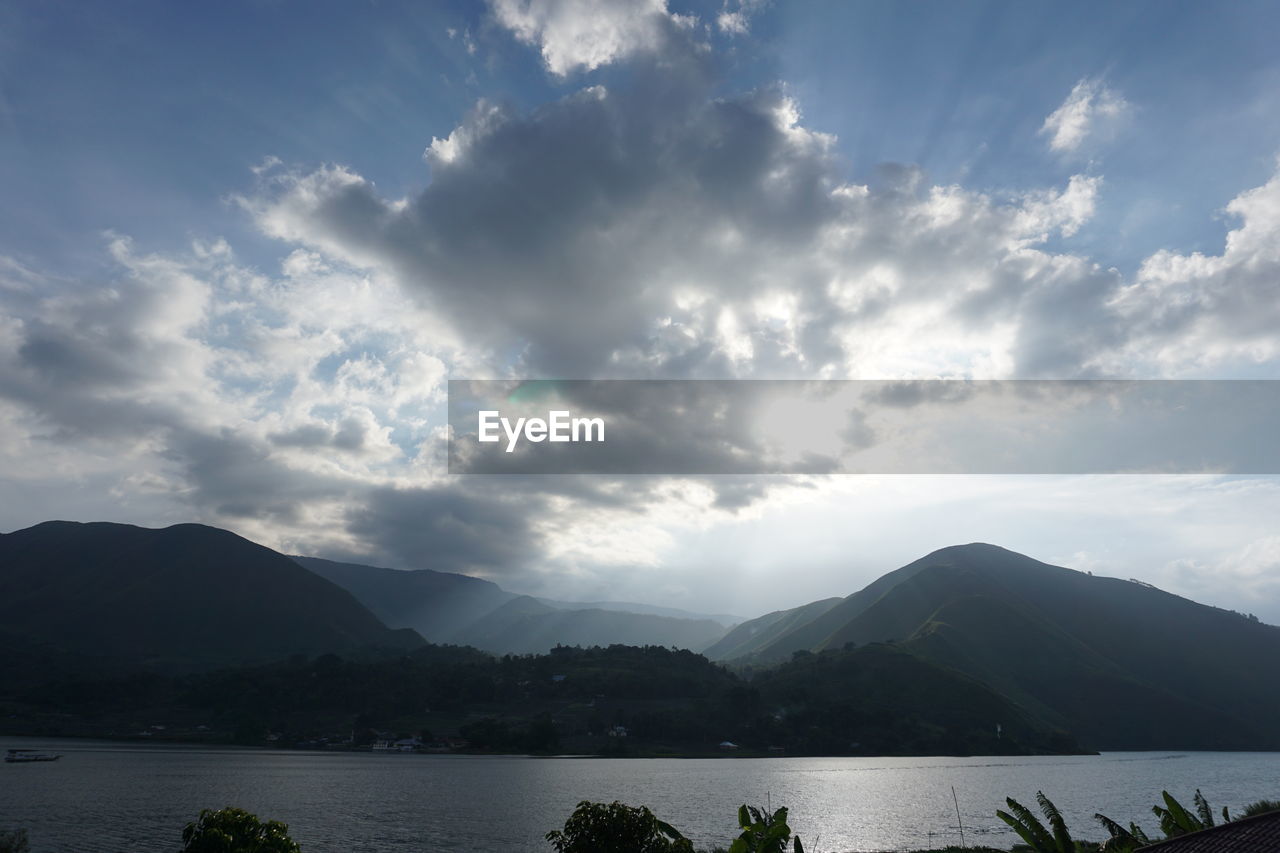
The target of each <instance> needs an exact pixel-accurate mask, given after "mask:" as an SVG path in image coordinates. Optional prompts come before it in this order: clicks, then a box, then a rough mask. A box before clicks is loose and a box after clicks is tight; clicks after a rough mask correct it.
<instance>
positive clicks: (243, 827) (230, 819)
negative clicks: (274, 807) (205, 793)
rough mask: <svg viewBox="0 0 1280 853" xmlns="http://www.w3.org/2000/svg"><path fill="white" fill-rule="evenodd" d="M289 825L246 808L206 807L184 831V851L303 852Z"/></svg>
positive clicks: (239, 852)
mask: <svg viewBox="0 0 1280 853" xmlns="http://www.w3.org/2000/svg"><path fill="white" fill-rule="evenodd" d="M300 851H301V848H300V847H298V844H297V842H295V841H294V840H293V839H292V838H290V837H289V827H288V826H286V825H285V824H283V823H280V822H279V821H277V820H269V821H267V822H266V823H263V822H262V821H260V820H259V819H258V817H257V815H253V814H250V813H249V812H247V811H245V810H244V809H237V808H232V807H230V806H228V807H227V808H224V809H218V810H217V811H214V810H213V809H205V810H204V811H202V812H200V817H199V818H198V819H197V820H195V821H193V822H191V823H189V824H187V828H186V829H184V830H183V831H182V853H300Z"/></svg>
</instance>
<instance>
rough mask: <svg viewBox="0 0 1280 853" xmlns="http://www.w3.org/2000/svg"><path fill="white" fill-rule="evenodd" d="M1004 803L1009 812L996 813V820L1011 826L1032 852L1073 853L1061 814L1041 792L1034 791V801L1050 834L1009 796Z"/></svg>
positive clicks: (1069, 834) (1025, 808) (1030, 812)
mask: <svg viewBox="0 0 1280 853" xmlns="http://www.w3.org/2000/svg"><path fill="white" fill-rule="evenodd" d="M1005 802H1006V803H1008V804H1009V811H1008V812H1006V811H1003V810H997V811H996V817H998V818H1000V819H1001V820H1002V821H1004V822H1005V823H1007V824H1009V826H1011V827H1013V831H1014V832H1016V833H1018V835H1019V836H1021V837H1022V840H1023V841H1025V842H1027V844H1028V845H1029V846H1030V847H1031V849H1032V850H1034V851H1035V853H1075V849H1076V845H1075V842H1074V841H1072V840H1071V833H1069V832H1067V823H1066V821H1064V820H1063V819H1062V814H1061V813H1060V812H1059V811H1058V809H1057V807H1055V806H1054V804H1053V802H1052V801H1051V800H1050V799H1049V798H1048V797H1046V796H1045V795H1044V792H1043V791H1036V802H1038V803H1040V811H1042V812H1044V816H1045V819H1046V820H1048V821H1049V827H1050V828H1052V830H1053V831H1052V832H1050V831H1049V829H1047V828H1046V827H1045V825H1044V824H1043V823H1041V822H1040V818H1038V817H1036V816H1035V813H1033V812H1032V811H1031V809H1029V808H1027V807H1026V806H1024V805H1022V804H1021V803H1019V802H1018V801H1017V800H1015V799H1014V798H1013V797H1008V798H1007V799H1006V800H1005ZM1009 812H1013V814H1010V813H1009Z"/></svg>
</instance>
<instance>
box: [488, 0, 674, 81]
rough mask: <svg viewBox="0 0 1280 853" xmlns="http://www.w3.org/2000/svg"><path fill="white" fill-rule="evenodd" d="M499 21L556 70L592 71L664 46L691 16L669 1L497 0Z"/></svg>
mask: <svg viewBox="0 0 1280 853" xmlns="http://www.w3.org/2000/svg"><path fill="white" fill-rule="evenodd" d="M491 6H492V8H493V15H494V17H495V18H496V19H497V21H498V23H500V24H501V25H502V26H504V27H506V28H507V29H509V30H511V32H512V33H513V34H514V35H515V37H516V38H517V39H519V40H520V41H522V42H524V43H525V44H529V45H534V46H535V47H537V48H538V49H539V50H540V51H541V53H542V59H543V62H545V63H546V66H547V70H548V71H550V72H551V73H552V74H558V75H561V76H563V75H566V74H569V73H570V72H573V71H576V70H578V69H585V70H587V71H591V70H594V69H596V68H599V67H600V66H602V65H608V64H610V63H612V62H617V61H618V60H621V59H626V58H628V57H631V56H634V55H636V54H642V53H654V52H656V51H658V50H659V49H660V48H662V46H663V44H664V42H665V40H666V39H667V38H669V37H670V33H671V31H672V28H673V27H682V26H686V25H687V23H688V22H687V21H685V20H683V19H681V18H680V17H678V16H675V15H672V14H671V13H670V12H668V11H667V3H666V0H493V2H492V3H491Z"/></svg>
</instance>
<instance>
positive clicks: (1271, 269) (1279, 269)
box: [1112, 168, 1280, 374]
mask: <svg viewBox="0 0 1280 853" xmlns="http://www.w3.org/2000/svg"><path fill="white" fill-rule="evenodd" d="M1226 213H1227V214H1228V215H1230V216H1232V217H1235V218H1238V220H1239V222H1240V224H1239V227H1238V228H1235V229H1233V230H1232V231H1230V232H1229V233H1228V234H1227V237H1226V242H1225V245H1224V247H1223V251H1222V253H1221V254H1219V255H1204V254H1201V253H1200V252H1193V253H1191V254H1181V253H1178V252H1174V251H1170V250H1163V249H1162V250H1161V251H1158V252H1156V253H1155V254H1153V255H1151V256H1150V257H1149V258H1147V259H1146V260H1145V261H1144V262H1143V263H1142V266H1141V268H1140V269H1139V270H1138V274H1137V276H1136V278H1135V280H1134V281H1133V282H1131V283H1129V284H1128V285H1127V286H1126V287H1125V288H1124V289H1123V290H1122V291H1121V292H1119V293H1118V294H1117V295H1116V296H1115V298H1114V300H1113V302H1112V308H1113V310H1114V311H1115V313H1116V314H1117V315H1118V316H1119V317H1121V318H1122V320H1123V324H1124V326H1125V328H1126V331H1127V334H1128V340H1127V341H1126V344H1125V346H1124V347H1123V348H1121V349H1120V350H1119V351H1118V352H1117V353H1116V359H1115V360H1116V361H1122V360H1123V361H1129V362H1133V361H1139V362H1145V363H1147V364H1150V365H1152V368H1153V369H1154V370H1157V371H1159V372H1161V373H1163V374H1177V373H1192V372H1197V371H1202V370H1205V369H1207V368H1214V367H1221V366H1223V365H1227V366H1234V365H1257V364H1267V363H1274V362H1275V361H1276V360H1277V359H1280V339H1277V337H1276V329H1277V328H1280V299H1278V298H1277V290H1276V282H1277V281H1280V168H1278V169H1277V172H1276V173H1275V174H1274V175H1272V177H1271V179H1270V180H1269V181H1267V183H1265V184H1263V185H1262V186H1260V187H1256V188H1254V189H1251V190H1248V191H1246V192H1243V193H1241V194H1240V195H1238V196H1236V197H1235V198H1234V199H1232V200H1231V202H1230V203H1229V204H1228V205H1227V207H1226Z"/></svg>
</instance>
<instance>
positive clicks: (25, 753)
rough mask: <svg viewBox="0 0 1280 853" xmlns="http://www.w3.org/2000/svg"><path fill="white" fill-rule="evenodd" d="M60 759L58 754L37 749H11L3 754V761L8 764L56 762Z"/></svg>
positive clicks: (60, 755)
mask: <svg viewBox="0 0 1280 853" xmlns="http://www.w3.org/2000/svg"><path fill="white" fill-rule="evenodd" d="M61 757H62V753H59V752H41V751H40V750H38V749H11V750H9V751H8V752H6V753H5V754H4V760H5V761H7V762H9V763H10V764H26V763H29V762H32V761H57V760H58V759H59V758H61Z"/></svg>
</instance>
